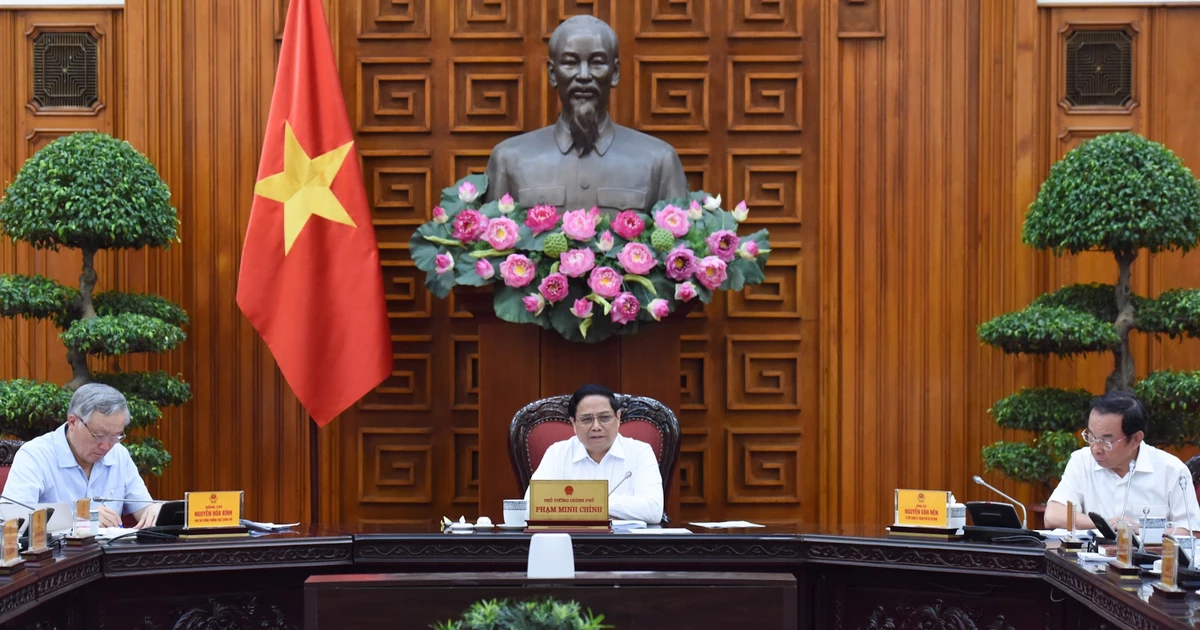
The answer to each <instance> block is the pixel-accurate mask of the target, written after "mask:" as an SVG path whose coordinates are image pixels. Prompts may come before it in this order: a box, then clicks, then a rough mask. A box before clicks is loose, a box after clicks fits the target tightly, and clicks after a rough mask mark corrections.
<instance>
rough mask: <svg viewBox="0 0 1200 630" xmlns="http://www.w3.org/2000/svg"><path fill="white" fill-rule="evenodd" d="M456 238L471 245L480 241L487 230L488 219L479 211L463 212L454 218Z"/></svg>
mask: <svg viewBox="0 0 1200 630" xmlns="http://www.w3.org/2000/svg"><path fill="white" fill-rule="evenodd" d="M453 226H454V228H453V234H454V238H456V239H458V240H460V241H462V242H464V243H471V242H474V241H476V240H478V239H479V236H480V235H482V234H483V232H484V230H486V229H487V226H488V219H487V217H485V216H483V215H482V214H480V213H479V211H478V210H469V209H468V210H463V211H462V212H459V213H458V215H457V216H455V217H454V223H453Z"/></svg>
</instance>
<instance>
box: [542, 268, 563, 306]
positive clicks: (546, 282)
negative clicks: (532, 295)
mask: <svg viewBox="0 0 1200 630" xmlns="http://www.w3.org/2000/svg"><path fill="white" fill-rule="evenodd" d="M567 282H568V280H567V277H566V276H564V275H562V274H561V273H552V274H550V275H548V276H546V277H545V278H542V282H541V284H539V285H538V292H540V293H541V294H542V295H543V296H545V297H546V301H547V302H549V303H551V304H554V303H556V302H561V301H562V299H563V298H565V297H567Z"/></svg>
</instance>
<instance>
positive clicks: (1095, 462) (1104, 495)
mask: <svg viewBox="0 0 1200 630" xmlns="http://www.w3.org/2000/svg"><path fill="white" fill-rule="evenodd" d="M1147 423H1148V417H1147V414H1146V408H1145V407H1144V406H1143V405H1142V402H1141V401H1140V400H1138V399H1137V397H1135V396H1134V395H1133V394H1130V393H1128V392H1119V391H1114V392H1109V393H1107V394H1105V395H1103V396H1099V397H1097V398H1094V399H1092V404H1091V411H1090V412H1089V414H1088V428H1087V429H1085V430H1084V431H1083V434H1082V435H1083V439H1084V441H1085V442H1087V443H1088V446H1087V447H1085V448H1081V449H1079V450H1077V451H1075V452H1074V453H1072V454H1071V459H1070V460H1069V461H1068V462H1067V468H1066V470H1065V471H1063V477H1062V481H1060V482H1059V484H1058V487H1057V488H1055V489H1054V492H1053V493H1052V494H1051V495H1050V500H1049V502H1048V503H1047V504H1046V527H1050V528H1055V527H1066V525H1067V501H1071V502H1072V503H1074V504H1075V507H1076V509H1077V510H1078V511H1079V512H1080V514H1078V515H1076V517H1075V523H1076V527H1077V528H1080V529H1084V528H1092V527H1094V524H1093V523H1092V520H1091V519H1090V518H1089V517H1088V516H1087V514H1088V513H1089V512H1094V513H1096V514H1097V515H1099V516H1102V517H1104V518H1105V519H1106V520H1107V521H1108V522H1109V524H1110V525H1113V526H1115V525H1116V523H1118V522H1119V521H1121V520H1125V521H1127V522H1129V523H1131V524H1133V525H1134V528H1135V530H1136V528H1137V519H1138V518H1139V517H1141V516H1142V515H1143V509H1144V508H1149V509H1150V511H1149V516H1152V517H1166V519H1167V520H1168V521H1169V522H1171V523H1172V524H1173V525H1175V526H1176V527H1178V528H1183V529H1182V531H1186V528H1187V524H1188V520H1189V516H1188V515H1189V511H1190V514H1191V518H1192V519H1197V522H1193V523H1192V525H1191V527H1192V529H1193V530H1200V506H1198V505H1197V503H1196V492H1195V490H1194V489H1193V487H1192V475H1191V472H1190V471H1188V468H1187V466H1186V465H1184V463H1183V462H1181V461H1179V458H1178V457H1175V456H1174V455H1171V454H1170V453H1167V452H1164V451H1161V450H1159V449H1157V448H1154V447H1153V446H1150V445H1149V444H1146V443H1145V442H1144V441H1143V440H1144V439H1145V437H1146V425H1147ZM1126 495H1128V498H1126Z"/></svg>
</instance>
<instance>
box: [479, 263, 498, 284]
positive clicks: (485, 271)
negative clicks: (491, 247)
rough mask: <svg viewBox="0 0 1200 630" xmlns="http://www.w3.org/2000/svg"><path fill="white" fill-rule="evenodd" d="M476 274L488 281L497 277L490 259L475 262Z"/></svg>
mask: <svg viewBox="0 0 1200 630" xmlns="http://www.w3.org/2000/svg"><path fill="white" fill-rule="evenodd" d="M475 273H477V274H479V277H480V278H483V279H484V280H487V279H488V278H491V277H492V276H494V275H496V268H495V267H493V266H492V263H491V262H488V259H486V258H480V259H479V260H477V261H476V262H475Z"/></svg>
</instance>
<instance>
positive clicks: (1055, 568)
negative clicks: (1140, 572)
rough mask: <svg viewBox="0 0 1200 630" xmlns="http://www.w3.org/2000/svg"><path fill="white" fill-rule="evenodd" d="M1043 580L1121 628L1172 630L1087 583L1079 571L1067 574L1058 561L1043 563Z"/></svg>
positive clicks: (1068, 571)
mask: <svg viewBox="0 0 1200 630" xmlns="http://www.w3.org/2000/svg"><path fill="white" fill-rule="evenodd" d="M1046 580H1047V581H1048V582H1050V584H1051V585H1053V586H1057V587H1058V588H1060V589H1062V590H1063V591H1065V592H1066V593H1068V594H1069V595H1071V596H1072V597H1074V598H1075V599H1077V600H1079V601H1080V602H1083V603H1084V604H1085V605H1087V607H1088V608H1090V609H1091V610H1092V611H1093V612H1095V613H1096V614H1098V615H1101V616H1103V617H1104V618H1105V619H1108V620H1109V621H1112V622H1114V623H1118V624H1121V625H1122V627H1125V628H1132V629H1133V630H1159V629H1162V630H1167V628H1170V627H1172V626H1166V625H1163V624H1160V623H1158V622H1156V621H1154V620H1153V619H1150V618H1148V617H1146V616H1145V615H1143V614H1142V613H1140V612H1138V611H1137V610H1136V609H1134V608H1133V607H1131V606H1130V605H1129V604H1127V603H1126V602H1123V601H1121V600H1120V599H1118V598H1117V597H1114V596H1113V595H1112V594H1111V593H1109V592H1107V591H1105V590H1104V589H1102V588H1100V587H1098V586H1096V585H1095V584H1093V583H1091V582H1090V581H1088V580H1087V579H1086V578H1085V577H1083V575H1081V574H1080V573H1079V572H1077V571H1070V570H1068V569H1067V568H1066V567H1064V566H1063V565H1061V564H1059V563H1057V562H1054V561H1050V562H1047V563H1046ZM1131 597H1132V596H1131ZM1146 605H1147V606H1149V604H1146Z"/></svg>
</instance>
